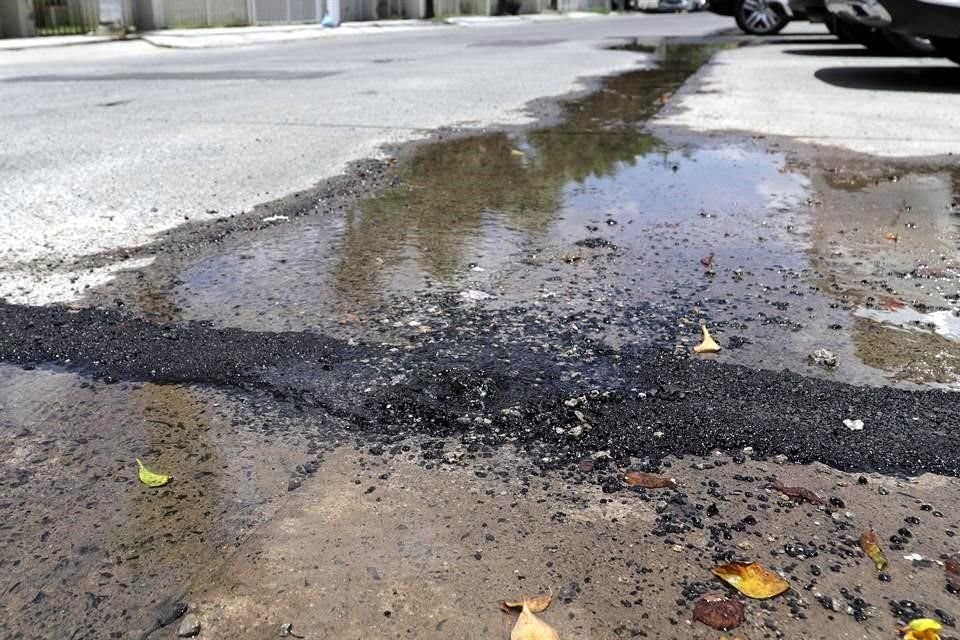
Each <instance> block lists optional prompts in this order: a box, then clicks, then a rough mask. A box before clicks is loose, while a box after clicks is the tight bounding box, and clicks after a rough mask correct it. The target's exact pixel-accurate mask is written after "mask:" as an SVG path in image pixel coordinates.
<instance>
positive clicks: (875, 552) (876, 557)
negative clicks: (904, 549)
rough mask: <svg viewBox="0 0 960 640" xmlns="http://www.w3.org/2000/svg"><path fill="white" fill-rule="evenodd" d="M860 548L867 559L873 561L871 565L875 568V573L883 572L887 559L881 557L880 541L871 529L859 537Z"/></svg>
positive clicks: (883, 556)
mask: <svg viewBox="0 0 960 640" xmlns="http://www.w3.org/2000/svg"><path fill="white" fill-rule="evenodd" d="M860 548H861V549H863V552H864V553H865V554H867V557H868V558H870V559H871V560H873V565H874V566H875V567H876V568H877V571H883V570H884V569H886V568H887V564H888V563H887V557H886V556H885V555H883V549H881V548H880V540H879V538H877V534H876V533H874V532H873V530H872V529H871V530H870V531H867V532H866V533H864V534H863V535H862V536H860Z"/></svg>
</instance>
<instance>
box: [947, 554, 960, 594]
mask: <svg viewBox="0 0 960 640" xmlns="http://www.w3.org/2000/svg"><path fill="white" fill-rule="evenodd" d="M943 570H944V573H946V574H947V587H948V588H949V589H950V590H951V591H953V592H954V593H960V553H953V554H951V555H950V557H949V558H947V561H946V562H945V563H944V565H943Z"/></svg>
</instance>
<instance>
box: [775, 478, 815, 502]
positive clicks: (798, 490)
mask: <svg viewBox="0 0 960 640" xmlns="http://www.w3.org/2000/svg"><path fill="white" fill-rule="evenodd" d="M772 486H773V488H774V489H776V490H777V491H779V492H780V493H782V494H783V495H785V496H787V497H788V498H790V499H791V500H796V501H797V502H804V501H806V502H809V503H810V504H827V501H826V500H824V499H823V498H821V497H820V496H818V495H817V494H815V493H814V492H813V491H810V489H805V488H804V487H788V486H786V485H785V484H783V483H782V482H780V481H779V480H774V481H773V484H772Z"/></svg>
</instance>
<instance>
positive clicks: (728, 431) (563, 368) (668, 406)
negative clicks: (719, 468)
mask: <svg viewBox="0 0 960 640" xmlns="http://www.w3.org/2000/svg"><path fill="white" fill-rule="evenodd" d="M498 313H502V314H506V315H509V311H506V312H498ZM491 322H493V323H494V324H495V321H491ZM453 326H454V329H451V330H450V331H448V332H446V333H445V332H438V333H437V334H436V335H435V336H433V337H432V338H431V339H432V340H433V342H430V343H427V344H425V345H422V346H419V347H417V348H411V349H387V348H384V347H383V346H381V345H364V344H359V345H355V346H351V345H348V344H347V343H345V342H343V341H340V340H336V339H332V338H329V337H325V336H321V335H317V334H314V333H307V332H303V333H295V332H289V333H268V332H250V331H243V330H240V329H229V328H228V329H223V328H215V327H212V326H208V325H205V324H198V323H191V324H188V325H159V324H153V323H151V322H148V321H146V320H143V319H138V318H136V317H133V316H130V315H128V314H126V313H125V312H124V311H123V310H110V309H82V310H69V309H65V308H63V307H43V308H36V307H27V306H19V305H10V304H0V361H2V362H6V363H12V364H17V365H21V366H24V367H35V366H38V365H41V366H54V367H60V368H66V369H69V370H74V371H77V372H78V373H81V374H83V375H87V376H91V377H94V378H98V379H101V380H103V381H107V382H110V381H117V380H130V381H153V382H158V383H195V384H207V385H215V386H220V387H230V388H235V389H238V390H257V391H267V392H269V393H272V394H273V396H274V397H275V398H276V399H277V400H280V401H284V402H287V403H291V404H293V405H295V406H296V407H297V408H300V409H315V410H320V411H324V412H326V413H329V414H332V415H334V416H337V417H339V418H345V419H346V421H347V423H348V424H350V425H352V428H354V429H356V430H357V431H358V432H359V433H362V434H363V435H365V436H367V437H370V438H371V439H372V440H374V441H375V442H377V443H380V444H381V445H389V444H393V443H397V442H400V441H401V440H403V439H404V438H408V437H410V436H412V435H428V436H437V437H448V436H459V437H460V438H461V439H462V440H463V441H464V442H465V443H467V444H472V445H499V444H503V443H508V442H513V443H516V444H517V445H518V446H520V447H521V448H523V449H525V450H526V451H527V452H528V453H529V454H531V455H532V456H535V458H536V459H537V460H538V462H539V463H540V464H541V465H542V466H545V467H552V466H560V465H563V464H568V463H576V462H577V461H580V460H583V459H584V458H586V457H589V456H590V455H591V454H593V453H595V452H597V451H605V450H609V451H610V452H611V456H612V457H613V458H614V459H615V460H616V459H620V460H627V459H629V458H630V457H633V458H635V459H637V458H638V459H640V460H642V461H645V462H646V463H647V464H649V465H656V464H658V463H659V461H661V460H662V459H663V458H664V457H665V456H668V455H671V454H679V455H682V454H697V455H703V454H708V453H710V452H711V451H714V450H721V451H725V452H739V450H741V449H742V448H743V447H747V446H750V447H752V448H753V451H754V454H753V455H755V456H758V457H771V456H775V455H778V454H784V455H786V456H787V457H788V458H789V460H791V461H795V462H811V461H821V462H824V463H826V464H829V465H831V466H834V467H836V468H838V469H842V470H874V471H879V472H882V473H903V474H919V473H923V472H935V473H941V474H947V475H953V476H956V475H960V458H958V456H957V454H956V453H955V452H957V451H960V447H958V445H960V433H958V432H957V430H956V429H955V428H954V427H955V424H956V420H957V417H958V411H957V401H956V398H955V396H954V394H952V393H950V392H944V391H939V390H931V391H910V390H902V389H892V388H875V387H858V386H853V385H847V384H841V383H836V382H831V381H826V380H821V379H814V378H806V377H803V376H801V375H798V374H796V373H792V372H790V371H779V372H774V371H765V370H753V369H749V368H746V367H742V366H736V365H729V364H724V363H722V362H715V361H702V360H699V359H697V358H692V357H687V356H684V355H680V356H677V355H674V354H672V353H667V352H663V351H653V350H640V349H637V350H629V349H626V350H623V349H621V350H614V349H611V348H608V347H605V346H604V345H602V344H598V343H595V342H591V341H590V340H589V338H586V337H584V336H582V335H576V336H573V335H571V336H567V338H568V339H569V342H567V343H565V344H564V345H563V350H564V353H569V350H570V348H571V347H577V351H578V353H579V354H580V355H578V356H577V357H576V358H570V357H565V356H560V355H558V353H557V352H556V351H555V350H551V349H550V348H548V345H542V346H541V347H536V346H534V347H531V345H530V344H527V343H524V344H510V343H508V342H507V341H500V342H497V341H492V340H490V339H489V336H485V335H481V334H478V333H469V334H467V335H465V334H464V333H463V332H459V333H458V332H456V331H455V327H456V323H454V325H453ZM572 369H576V370H577V371H578V372H579V373H580V375H578V376H576V377H572V378H571V376H568V375H565V373H567V372H569V371H570V370H572ZM850 415H856V416H858V417H862V419H864V421H865V422H867V424H868V426H867V428H866V429H864V430H862V431H856V432H852V431H850V430H848V429H846V428H845V427H844V426H843V424H842V420H843V418H845V417H848V416H850ZM601 479H602V477H601Z"/></svg>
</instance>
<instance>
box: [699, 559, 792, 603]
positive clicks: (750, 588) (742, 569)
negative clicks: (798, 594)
mask: <svg viewBox="0 0 960 640" xmlns="http://www.w3.org/2000/svg"><path fill="white" fill-rule="evenodd" d="M710 571H711V572H712V573H713V575H715V576H717V577H718V578H720V579H721V580H723V581H724V582H726V583H727V584H729V585H730V586H731V587H733V588H734V589H736V590H737V591H739V592H740V593H742V594H743V595H745V596H747V597H748V598H755V599H758V600H762V599H765V598H772V597H773V596H776V595H780V594H781V593H783V592H784V591H786V590H787V589H789V588H790V583H789V582H787V581H786V580H784V579H783V578H781V577H780V576H778V575H777V574H775V573H773V572H772V571H770V570H768V569H765V568H763V567H762V566H760V565H759V564H757V563H756V562H751V563H749V564H747V563H743V562H731V563H730V564H724V565H720V566H719V567H714V568H713V569H711V570H710Z"/></svg>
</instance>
